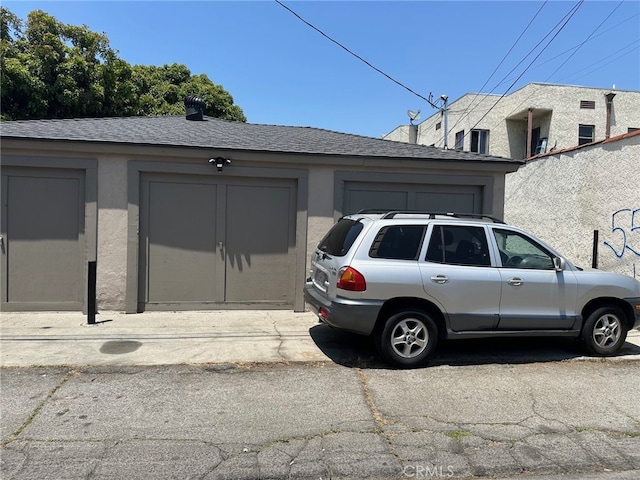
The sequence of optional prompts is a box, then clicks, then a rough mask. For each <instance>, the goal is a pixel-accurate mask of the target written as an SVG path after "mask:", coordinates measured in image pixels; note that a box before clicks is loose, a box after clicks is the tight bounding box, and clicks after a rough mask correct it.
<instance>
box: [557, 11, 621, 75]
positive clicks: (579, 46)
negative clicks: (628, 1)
mask: <svg viewBox="0 0 640 480" xmlns="http://www.w3.org/2000/svg"><path fill="white" fill-rule="evenodd" d="M623 3H624V2H623V1H622V2H620V3H619V4H618V5H617V6H616V8H614V9H613V10H611V13H610V14H609V15H607V17H606V18H605V19H604V20H602V22H600V25H598V26H597V27H596V29H595V30H594V31H593V32H591V34H590V35H589V36H588V37H587V38H586V39H585V40H584V41H583V42H582V43H581V44H580V45H578V47H577V48H576V49H575V50H574V51H573V52H571V55H569V57H568V58H567V59H566V60H565V61H564V62H562V63H561V64H560V65H559V66H558V68H556V69H555V70H554V71H553V73H552V74H551V75H549V76H548V77H547V78H546V80H545V82H548V81H549V79H550V78H551V77H553V76H554V75H555V74H556V72H557V71H558V70H560V69H561V68H562V67H564V66H565V65H566V64H567V62H568V61H569V60H571V58H572V57H573V56H574V55H575V54H576V53H578V50H580V48H581V47H582V46H583V45H584V44H585V43H587V42H588V41H589V39H591V37H593V35H594V34H595V33H596V32H597V31H598V30H599V29H600V27H601V26H602V25H604V23H605V22H606V21H607V20H609V17H611V15H613V14H614V13H615V11H616V10H617V9H618V8H620V6H621V5H622V4H623Z"/></svg>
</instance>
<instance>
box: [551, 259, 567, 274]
mask: <svg viewBox="0 0 640 480" xmlns="http://www.w3.org/2000/svg"><path fill="white" fill-rule="evenodd" d="M553 268H555V269H556V272H562V271H563V270H565V269H566V268H567V261H566V260H565V259H564V258H562V257H553Z"/></svg>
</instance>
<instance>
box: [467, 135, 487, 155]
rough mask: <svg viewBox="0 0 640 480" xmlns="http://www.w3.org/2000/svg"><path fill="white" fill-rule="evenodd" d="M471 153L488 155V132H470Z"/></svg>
mask: <svg viewBox="0 0 640 480" xmlns="http://www.w3.org/2000/svg"><path fill="white" fill-rule="evenodd" d="M471 151H472V152H476V153H489V130H471Z"/></svg>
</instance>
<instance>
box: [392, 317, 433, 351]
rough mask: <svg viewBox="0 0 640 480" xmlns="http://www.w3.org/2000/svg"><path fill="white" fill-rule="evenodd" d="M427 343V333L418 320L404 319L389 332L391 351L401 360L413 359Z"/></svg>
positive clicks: (423, 325)
mask: <svg viewBox="0 0 640 480" xmlns="http://www.w3.org/2000/svg"><path fill="white" fill-rule="evenodd" d="M428 343H429V332H428V331H427V327H426V326H425V324H424V323H422V322H421V321H420V320H416V319H405V320H402V321H401V322H400V323H398V325H396V326H395V328H394V329H393V331H392V332H391V346H392V348H393V351H394V352H395V353H396V354H397V355H399V356H400V357H402V358H415V357H417V356H418V355H420V354H421V353H422V352H423V351H424V350H425V348H427V345H428Z"/></svg>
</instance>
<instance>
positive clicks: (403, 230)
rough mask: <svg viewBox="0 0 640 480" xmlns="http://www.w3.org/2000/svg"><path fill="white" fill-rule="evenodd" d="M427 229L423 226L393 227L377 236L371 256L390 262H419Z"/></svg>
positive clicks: (387, 228) (382, 229)
mask: <svg viewBox="0 0 640 480" xmlns="http://www.w3.org/2000/svg"><path fill="white" fill-rule="evenodd" d="M425 230H426V227H425V226H423V225H392V226H388V227H383V228H381V229H380V231H379V232H378V234H377V235H376V238H375V240H374V241H373V244H372V245H371V249H370V250H369V256H370V257H372V258H387V259H390V260H417V259H418V255H419V254H420V247H421V245H422V239H423V238H424V232H425Z"/></svg>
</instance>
